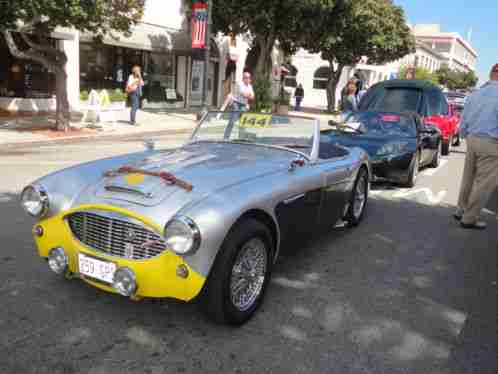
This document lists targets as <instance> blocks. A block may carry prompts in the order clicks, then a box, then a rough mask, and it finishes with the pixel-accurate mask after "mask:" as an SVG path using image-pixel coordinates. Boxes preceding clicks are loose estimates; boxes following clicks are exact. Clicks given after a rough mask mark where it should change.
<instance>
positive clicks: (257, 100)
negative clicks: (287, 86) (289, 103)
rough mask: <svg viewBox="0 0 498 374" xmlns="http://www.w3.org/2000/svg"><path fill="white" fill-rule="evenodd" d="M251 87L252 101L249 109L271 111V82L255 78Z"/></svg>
mask: <svg viewBox="0 0 498 374" xmlns="http://www.w3.org/2000/svg"><path fill="white" fill-rule="evenodd" d="M253 89H254V102H253V105H252V109H251V110H252V111H254V112H271V109H272V97H271V82H270V81H269V80H268V79H256V80H255V82H254V84H253Z"/></svg>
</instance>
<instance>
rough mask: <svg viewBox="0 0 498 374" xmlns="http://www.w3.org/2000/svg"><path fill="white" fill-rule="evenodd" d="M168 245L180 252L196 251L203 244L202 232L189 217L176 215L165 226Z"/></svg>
mask: <svg viewBox="0 0 498 374" xmlns="http://www.w3.org/2000/svg"><path fill="white" fill-rule="evenodd" d="M164 239H165V241H166V247H167V248H168V249H171V250H172V251H173V252H175V253H178V254H181V255H183V254H187V253H194V252H195V251H197V249H199V246H200V244H201V233H200V231H199V228H198V227H197V225H196V224H195V223H194V221H192V220H191V219H190V218H188V217H175V218H173V219H172V220H171V221H169V222H168V223H167V224H166V227H165V228H164Z"/></svg>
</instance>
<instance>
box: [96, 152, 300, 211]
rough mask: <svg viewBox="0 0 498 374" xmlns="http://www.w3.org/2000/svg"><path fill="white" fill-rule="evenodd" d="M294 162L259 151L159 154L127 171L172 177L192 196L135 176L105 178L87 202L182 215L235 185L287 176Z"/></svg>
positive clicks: (156, 180)
mask: <svg viewBox="0 0 498 374" xmlns="http://www.w3.org/2000/svg"><path fill="white" fill-rule="evenodd" d="M295 157H296V154H295V153H293V152H291V151H285V150H279V149H274V148H269V147H263V146H256V145H245V144H229V143H197V144H191V145H187V146H184V147H182V148H179V149H176V150H171V151H158V152H155V153H153V154H151V155H149V156H148V157H147V158H145V159H143V160H140V161H137V162H134V163H131V164H127V165H126V166H131V167H133V168H139V169H140V170H144V171H150V172H162V171H166V172H169V173H171V174H173V175H174V176H175V177H176V178H178V179H181V180H184V181H185V182H188V183H190V184H191V185H192V186H193V189H192V191H188V190H186V189H184V188H182V187H180V186H177V185H170V184H168V183H167V182H165V181H163V180H162V179H161V178H159V177H157V176H148V175H143V174H133V173H131V174H117V175H114V176H111V177H105V176H103V177H102V179H101V180H100V181H99V182H98V183H97V184H96V185H94V186H93V187H92V188H91V189H90V191H87V196H88V195H91V194H93V196H94V197H96V198H97V199H98V200H101V202H106V203H113V202H119V201H123V202H127V203H132V204H138V205H141V206H144V207H152V206H156V205H159V204H161V207H163V206H164V207H165V208H166V206H167V205H169V206H170V207H171V209H176V210H178V209H181V208H182V207H183V206H185V205H186V204H189V203H191V202H194V201H198V200H199V199H202V198H204V197H206V196H208V195H210V194H212V193H214V192H216V191H219V190H222V189H224V188H227V187H229V186H231V185H236V184H239V183H243V182H245V181H248V180H250V179H254V178H258V177H262V176H264V175H267V174H270V173H275V172H278V171H282V170H287V168H288V166H289V163H290V162H291V160H293V159H294V158H295ZM118 205H119V204H118Z"/></svg>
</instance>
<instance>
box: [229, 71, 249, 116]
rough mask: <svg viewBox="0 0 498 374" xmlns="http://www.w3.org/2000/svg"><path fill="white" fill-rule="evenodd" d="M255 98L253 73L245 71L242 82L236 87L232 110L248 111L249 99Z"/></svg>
mask: <svg viewBox="0 0 498 374" xmlns="http://www.w3.org/2000/svg"><path fill="white" fill-rule="evenodd" d="M251 100H254V89H253V88H252V84H251V73H249V72H248V71H245V72H244V74H242V82H239V83H238V84H237V86H236V87H235V92H234V93H233V95H232V110H234V111H237V112H246V111H248V110H249V101H251Z"/></svg>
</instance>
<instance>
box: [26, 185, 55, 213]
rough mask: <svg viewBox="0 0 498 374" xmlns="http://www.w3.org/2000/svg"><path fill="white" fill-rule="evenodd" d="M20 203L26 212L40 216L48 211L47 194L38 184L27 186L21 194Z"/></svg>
mask: <svg viewBox="0 0 498 374" xmlns="http://www.w3.org/2000/svg"><path fill="white" fill-rule="evenodd" d="M21 204H22V207H23V208H24V210H25V211H26V213H28V214H29V215H30V216H33V217H41V216H43V215H45V214H46V213H47V212H48V207H49V205H48V195H47V192H46V191H45V190H44V189H43V187H40V186H28V187H26V188H25V189H24V190H23V191H22V194H21Z"/></svg>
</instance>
